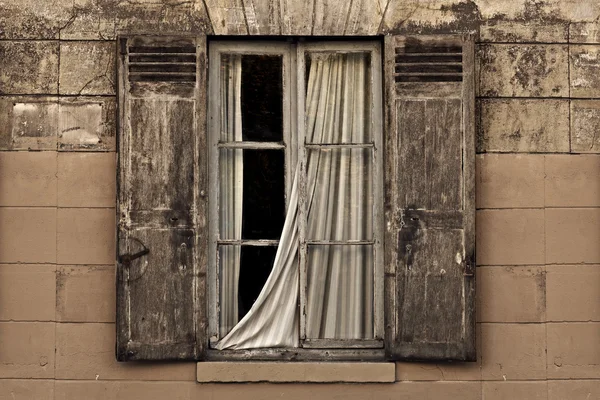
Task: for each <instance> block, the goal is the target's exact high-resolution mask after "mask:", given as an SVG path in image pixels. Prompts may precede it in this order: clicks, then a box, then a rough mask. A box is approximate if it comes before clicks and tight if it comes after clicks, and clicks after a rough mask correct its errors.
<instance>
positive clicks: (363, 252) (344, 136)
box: [216, 54, 373, 349]
mask: <svg viewBox="0 0 600 400" xmlns="http://www.w3.org/2000/svg"><path fill="white" fill-rule="evenodd" d="M366 82H367V59H366V56H365V55H364V54H312V55H311V63H310V71H309V78H308V85H307V86H308V87H307V93H306V142H307V143H314V144H323V143H328V144H358V143H365V142H369V141H370V138H369V137H368V135H369V132H368V129H367V128H365V127H368V126H369V124H368V121H366V120H365V118H367V117H366V115H365V110H366V108H367V105H366V103H365V102H367V101H368V94H369V91H368V90H369V88H368V85H367V83H366ZM370 157H371V149H369V148H367V149H363V148H335V149H332V148H325V149H312V148H309V149H307V171H306V172H307V208H308V224H307V239H309V240H317V241H319V240H326V241H342V240H370V239H372V209H373V208H372V178H373V177H372V171H371V158H370ZM298 172H299V171H296V174H294V183H293V185H292V192H291V195H290V202H289V205H288V211H287V215H286V220H285V224H284V228H283V231H282V234H281V237H280V243H279V246H278V249H277V255H276V257H275V262H274V265H273V269H272V272H271V274H270V275H269V277H268V279H267V282H266V283H265V285H264V287H263V289H262V291H261V293H260V294H259V296H258V298H257V300H256V302H255V303H254V305H253V306H252V308H251V309H250V311H249V312H248V313H247V314H246V315H245V316H244V318H243V319H242V320H241V321H240V322H239V323H237V325H235V326H234V328H233V329H232V330H231V331H230V332H229V333H228V334H227V335H226V336H225V337H224V338H223V339H222V340H220V341H219V342H218V343H217V346H216V348H217V349H227V348H229V349H251V348H261V347H263V348H264V347H297V346H298V340H299V309H298V291H299V271H298V227H297V215H298V186H297V181H298ZM234 195H238V194H237V193H233V194H232V193H229V192H228V193H227V194H226V196H227V197H231V196H234ZM221 196H223V192H222V195H221ZM229 202H233V200H230V201H229ZM221 257H223V255H222V256H221ZM238 260H239V255H238ZM223 262H224V260H223ZM230 263H233V261H229V260H228V261H227V265H228V266H229V265H230ZM223 265H224V264H223ZM236 268H237V271H238V274H239V262H238V265H237V267H235V266H234V267H233V269H234V270H235V269H236ZM307 275H308V276H307V285H308V286H307V311H306V312H307V314H306V319H307V337H308V338H335V339H350V338H354V339H357V338H371V337H373V253H372V246H371V245H336V246H332V245H311V246H309V250H308V255H307ZM236 290H237V289H236ZM229 296H230V295H228V296H227V297H228V298H230V299H231V297H229ZM227 308H228V307H227ZM221 312H223V303H221Z"/></svg>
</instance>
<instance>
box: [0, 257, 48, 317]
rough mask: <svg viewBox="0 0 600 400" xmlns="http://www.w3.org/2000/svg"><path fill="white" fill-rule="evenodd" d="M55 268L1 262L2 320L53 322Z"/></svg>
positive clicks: (0, 294)
mask: <svg viewBox="0 0 600 400" xmlns="http://www.w3.org/2000/svg"><path fill="white" fill-rule="evenodd" d="M55 272H56V267H55V266H54V265H40V264H33V265H28V264H0V304H2V307H0V320H2V321H7V320H11V321H54V320H55V316H56V308H55V307H56V274H55Z"/></svg>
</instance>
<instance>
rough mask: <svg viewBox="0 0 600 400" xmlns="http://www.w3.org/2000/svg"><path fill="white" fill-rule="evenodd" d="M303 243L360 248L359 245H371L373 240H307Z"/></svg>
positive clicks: (373, 242)
mask: <svg viewBox="0 0 600 400" xmlns="http://www.w3.org/2000/svg"><path fill="white" fill-rule="evenodd" d="M305 243H306V244H307V245H309V246H331V245H333V246H340V245H341V246H344V245H347V246H361V245H373V244H375V241H374V240H316V239H307V240H305Z"/></svg>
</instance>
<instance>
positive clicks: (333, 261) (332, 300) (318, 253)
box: [306, 245, 374, 339]
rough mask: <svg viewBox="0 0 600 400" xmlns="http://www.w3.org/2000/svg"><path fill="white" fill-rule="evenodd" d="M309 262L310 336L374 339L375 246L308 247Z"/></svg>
mask: <svg viewBox="0 0 600 400" xmlns="http://www.w3.org/2000/svg"><path fill="white" fill-rule="evenodd" d="M306 261H307V289H306V290H307V293H306V335H307V338H309V339H372V338H373V335H374V334H373V246H370V245H367V246H365V245H361V246H353V245H335V246H329V245H318V246H309V247H308V253H307V260H306Z"/></svg>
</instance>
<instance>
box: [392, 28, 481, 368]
mask: <svg viewBox="0 0 600 400" xmlns="http://www.w3.org/2000/svg"><path fill="white" fill-rule="evenodd" d="M473 57H474V52H473V41H472V39H471V38H463V37H455V36H450V37H448V36H431V37H428V36H416V37H406V36H388V37H386V38H385V67H384V68H385V80H386V81H385V82H386V83H385V85H386V127H387V131H386V154H385V157H386V177H385V185H386V195H385V208H386V237H385V248H386V254H385V268H386V271H385V272H386V275H385V276H386V277H385V279H386V282H385V287H386V310H385V316H386V354H387V357H388V358H390V359H409V360H410V359H415V360H419V359H420V360H469V361H473V360H475V305H474V302H475V277H474V272H475V193H474V172H475V145H474V122H475V120H474V77H473Z"/></svg>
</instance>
